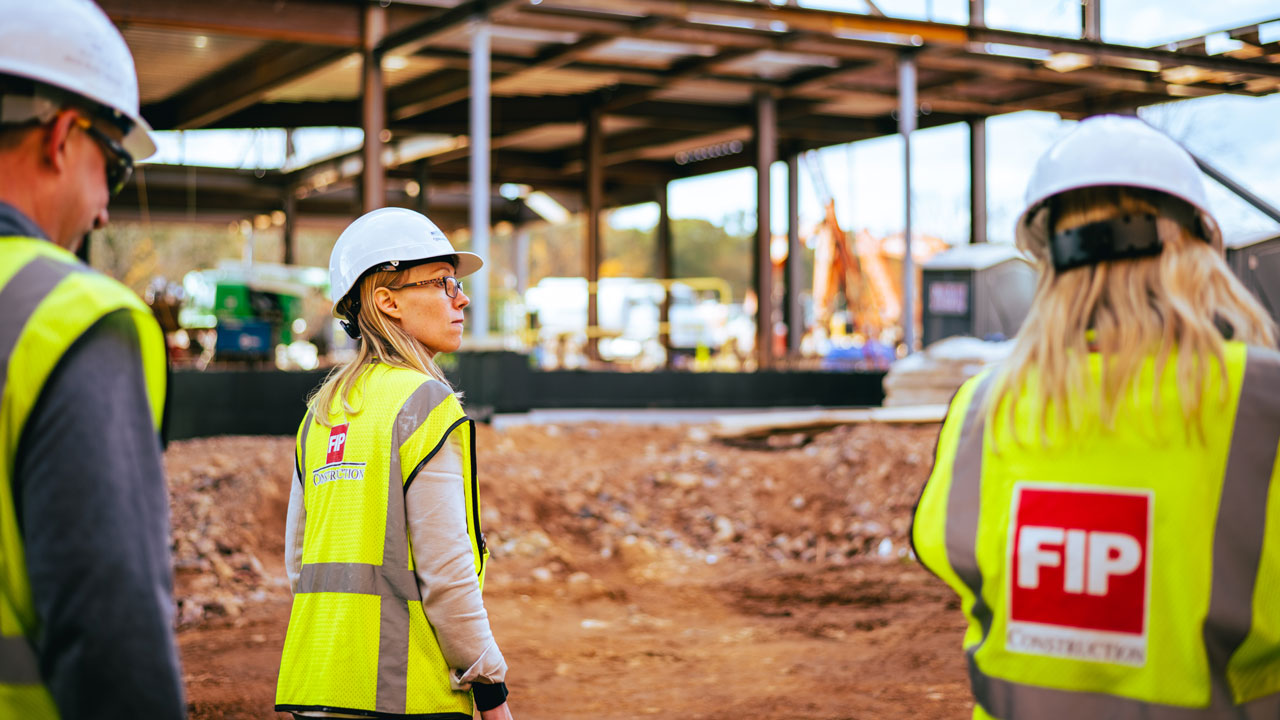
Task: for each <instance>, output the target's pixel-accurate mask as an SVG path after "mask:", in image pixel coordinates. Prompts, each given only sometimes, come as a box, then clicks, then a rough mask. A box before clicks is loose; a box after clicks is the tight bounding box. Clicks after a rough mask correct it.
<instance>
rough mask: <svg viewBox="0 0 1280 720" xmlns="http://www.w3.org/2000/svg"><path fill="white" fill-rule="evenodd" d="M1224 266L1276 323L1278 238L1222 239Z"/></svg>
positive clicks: (1279, 262)
mask: <svg viewBox="0 0 1280 720" xmlns="http://www.w3.org/2000/svg"><path fill="white" fill-rule="evenodd" d="M1223 245H1224V246H1225V247H1226V251H1227V265H1230V266H1231V271H1232V272H1234V273H1235V274H1236V277H1237V278H1238V279H1239V280H1240V282H1242V283H1244V286H1245V287H1247V288H1249V292H1251V293H1253V295H1254V297H1256V298H1258V301H1259V302H1261V303H1262V304H1263V306H1265V307H1266V308H1267V312H1269V313H1271V318H1272V319H1273V320H1275V321H1276V322H1278V323H1280V235H1278V234H1276V233H1275V231H1272V232H1267V233H1261V234H1259V233H1254V234H1250V235H1243V236H1238V237H1233V238H1225V239H1224V240H1223Z"/></svg>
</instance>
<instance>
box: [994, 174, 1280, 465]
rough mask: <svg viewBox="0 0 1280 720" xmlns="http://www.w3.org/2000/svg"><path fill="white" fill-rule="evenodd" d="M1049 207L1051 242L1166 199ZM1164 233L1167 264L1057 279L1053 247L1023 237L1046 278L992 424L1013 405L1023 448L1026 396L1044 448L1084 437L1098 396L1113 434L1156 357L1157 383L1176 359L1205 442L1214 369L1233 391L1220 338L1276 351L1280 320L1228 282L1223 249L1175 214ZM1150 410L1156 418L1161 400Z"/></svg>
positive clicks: (1103, 197) (1110, 190)
mask: <svg viewBox="0 0 1280 720" xmlns="http://www.w3.org/2000/svg"><path fill="white" fill-rule="evenodd" d="M1167 201H1168V200H1164V202H1167ZM1052 202H1053V203H1055V204H1054V206H1053V208H1052V209H1053V211H1054V212H1053V213H1052V215H1051V219H1052V221H1053V222H1054V226H1053V227H1052V228H1050V229H1049V234H1052V233H1054V232H1061V231H1062V230H1068V229H1072V228H1076V227H1080V226H1082V225H1087V224H1089V223H1094V222H1098V221H1102V220H1107V219H1111V218H1114V217H1118V216H1120V215H1124V214H1150V215H1157V216H1158V215H1160V212H1159V205H1160V204H1161V202H1162V196H1161V195H1159V194H1158V193H1154V192H1150V191H1143V190H1137V189H1129V188H1117V187H1100V188H1086V189H1081V190H1075V191H1071V192H1068V193H1064V194H1063V195H1060V196H1058V197H1056V198H1054V199H1053V200H1052ZM1156 229H1157V233H1158V235H1159V238H1160V240H1161V243H1162V244H1163V251H1162V252H1161V253H1160V254H1159V255H1156V256H1152V257H1143V258H1136V259H1128V260H1114V261H1104V262H1100V263H1097V264H1094V265H1086V266H1083V267H1079V268H1074V269H1070V270H1066V271H1063V272H1058V271H1055V270H1054V268H1053V263H1052V261H1051V258H1050V254H1049V252H1050V251H1049V245H1048V242H1047V239H1046V238H1044V237H1039V238H1034V239H1031V240H1025V239H1023V238H1020V239H1019V243H1018V245H1019V247H1020V248H1021V249H1022V250H1023V251H1024V252H1026V253H1028V254H1029V255H1031V256H1032V257H1033V258H1034V260H1035V261H1036V264H1037V265H1039V266H1040V270H1041V274H1040V280H1039V284H1038V287H1037V288H1036V294H1035V299H1034V301H1033V302H1032V305H1031V311H1030V313H1029V314H1028V315H1027V319H1026V321H1025V322H1024V324H1023V326H1022V329H1021V331H1020V332H1019V333H1018V337H1017V339H1016V340H1015V342H1014V347H1013V351H1012V354H1011V355H1010V357H1009V359H1008V360H1007V361H1006V362H1005V364H1004V365H1003V367H1002V369H1001V370H1000V371H999V372H998V375H997V376H996V378H995V384H994V385H993V387H992V392H991V393H990V394H989V396H988V400H987V406H986V408H985V409H986V413H987V421H988V423H989V424H993V423H994V422H995V421H996V416H997V410H998V409H999V408H1000V406H1001V403H1002V402H1005V401H1006V400H1007V401H1008V403H1009V404H1008V406H1007V413H1008V421H1009V426H1010V429H1011V430H1012V431H1013V433H1012V435H1013V437H1014V439H1015V442H1018V441H1020V440H1019V438H1018V435H1017V428H1016V424H1015V410H1016V407H1017V403H1018V402H1019V397H1020V395H1021V393H1022V391H1023V390H1024V389H1026V390H1029V391H1030V392H1029V394H1028V396H1027V399H1029V400H1030V402H1031V403H1032V409H1033V410H1034V411H1035V412H1036V414H1037V415H1038V417H1039V433H1040V440H1041V443H1042V444H1047V442H1048V440H1047V439H1048V427H1049V425H1050V423H1051V422H1055V421H1056V422H1059V423H1061V425H1060V427H1062V428H1063V429H1066V430H1077V429H1079V427H1080V424H1081V421H1082V420H1083V419H1084V418H1085V417H1086V413H1084V412H1082V408H1081V407H1079V406H1078V405H1076V403H1081V404H1084V405H1086V406H1087V405H1088V401H1086V400H1085V398H1097V400H1098V401H1099V402H1100V403H1101V406H1100V408H1099V409H1098V410H1099V419H1100V420H1101V422H1102V427H1103V428H1105V429H1108V430H1112V429H1114V427H1115V417H1116V413H1117V410H1118V409H1119V407H1120V405H1121V403H1122V402H1123V401H1124V399H1125V395H1126V393H1127V392H1132V391H1134V390H1136V381H1137V379H1138V377H1139V374H1140V373H1141V372H1142V369H1143V366H1144V364H1145V363H1146V361H1147V360H1148V358H1150V357H1151V356H1152V355H1154V356H1155V378H1156V382H1157V384H1158V383H1159V382H1161V379H1162V378H1163V376H1164V372H1165V370H1166V368H1167V365H1168V362H1169V360H1170V358H1176V361H1177V362H1176V367H1177V382H1178V389H1179V397H1180V401H1181V408H1180V409H1181V412H1182V416H1183V419H1184V420H1185V421H1187V426H1188V428H1189V429H1191V428H1194V429H1195V430H1196V431H1197V432H1196V435H1197V436H1198V437H1199V438H1201V439H1203V427H1202V426H1201V425H1200V411H1201V407H1202V401H1203V394H1204V391H1205V384H1206V382H1207V381H1208V380H1209V376H1210V373H1211V372H1212V370H1213V368H1214V367H1215V364H1214V363H1213V362H1211V360H1216V367H1217V369H1218V370H1219V372H1220V373H1221V379H1222V382H1223V386H1225V384H1226V362H1225V357H1224V337H1223V334H1224V331H1225V332H1228V333H1229V335H1228V336H1229V337H1230V338H1231V339H1233V340H1239V341H1242V342H1244V343H1247V344H1250V345H1260V346H1268V347H1271V346H1274V344H1275V336H1276V328H1275V323H1274V322H1273V321H1272V320H1271V317H1270V316H1269V315H1268V314H1267V311H1266V310H1265V309H1264V308H1263V307H1262V305H1261V304H1260V303H1259V302H1258V301H1257V300H1256V299H1254V297H1253V295H1252V294H1250V293H1249V291H1248V290H1247V289H1246V288H1245V287H1244V285H1242V284H1241V283H1240V281H1239V280H1237V279H1236V277H1235V275H1234V274H1232V272H1231V270H1230V268H1229V267H1228V266H1227V264H1226V262H1225V260H1224V259H1223V257H1222V249H1221V247H1218V246H1216V245H1211V244H1210V243H1209V242H1206V240H1205V238H1203V237H1201V236H1200V235H1199V234H1198V233H1196V232H1193V231H1192V230H1190V229H1188V228H1185V227H1183V226H1182V225H1180V224H1179V223H1177V222H1175V221H1174V220H1171V219H1169V218H1168V217H1158V219H1157V221H1156ZM1091 331H1092V336H1091V335H1090V333H1091ZM1091 340H1092V342H1091ZM1091 346H1092V347H1091ZM1091 350H1095V351H1096V352H1097V353H1098V354H1099V355H1100V356H1101V368H1102V374H1101V380H1100V385H1095V384H1094V382H1093V380H1092V378H1091V374H1090V372H1089V354H1090V351H1091ZM1033 380H1034V382H1033V383H1032V385H1028V383H1029V382H1032V381H1033ZM1153 403H1154V407H1155V408H1156V409H1157V410H1158V409H1159V393H1156V395H1155V398H1154V399H1153Z"/></svg>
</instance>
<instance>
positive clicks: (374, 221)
mask: <svg viewBox="0 0 1280 720" xmlns="http://www.w3.org/2000/svg"><path fill="white" fill-rule="evenodd" d="M482 264H483V261H482V260H481V258H480V257H479V256H477V255H474V254H472V253H467V252H456V251H454V249H453V246H452V245H450V243H449V241H448V239H446V238H445V236H444V234H443V233H442V232H440V230H439V228H437V227H436V226H435V224H433V223H432V222H431V221H430V220H428V219H427V218H426V217H424V216H422V215H420V214H418V213H416V212H413V211H411V210H405V209H402V208H383V209H381V210H375V211H373V212H371V213H368V214H366V215H364V216H363V217H361V218H359V219H357V220H356V221H355V222H354V223H352V224H351V226H350V227H348V228H347V229H346V230H345V231H344V232H343V233H342V235H341V236H340V237H339V238H338V241H337V243H336V244H335V245H334V248H333V254H332V256H331V258H330V261H329V276H330V286H331V288H330V293H331V297H332V298H333V301H334V315H335V316H337V317H339V318H344V321H343V327H344V328H346V330H347V333H348V334H350V335H351V336H352V337H353V338H359V340H360V347H359V350H358V354H357V356H356V359H355V360H353V361H352V362H351V363H349V364H347V365H345V366H343V367H341V368H339V369H338V370H336V371H335V372H334V373H333V374H331V375H330V376H329V378H328V379H327V380H326V381H325V382H324V384H323V385H321V387H320V388H319V389H318V390H317V391H316V393H315V394H314V396H313V397H312V398H311V400H310V402H309V404H308V409H307V414H306V417H305V418H304V419H303V421H302V426H301V427H300V428H299V430H298V439H297V446H296V450H297V452H296V458H295V475H294V482H293V483H292V490H291V493H290V497H289V514H288V519H287V525H286V530H285V566H286V569H287V571H288V573H289V582H290V586H291V587H292V589H293V592H294V599H293V610H292V612H291V614H290V616H289V630H288V634H287V636H286V638H285V645H284V653H283V655H282V656H281V659H280V678H279V683H278V687H277V690H276V706H275V707H276V710H278V711H281V712H292V713H293V714H294V715H295V716H297V717H394V718H432V719H433V720H434V719H439V720H448V719H456V720H469V718H471V717H472V716H473V714H474V712H475V710H479V711H480V716H481V717H482V718H483V719H484V720H503V719H506V718H510V717H511V713H510V711H509V709H508V706H507V703H506V696H507V689H506V684H505V677H506V672H507V664H506V661H505V660H504V659H503V657H502V653H501V652H500V651H499V650H498V645H497V643H495V642H494V639H493V634H492V632H491V631H490V628H489V619H488V615H487V613H486V612H485V608H484V603H483V600H482V599H481V595H480V593H481V589H482V587H483V586H484V575H485V569H486V568H485V566H486V564H487V563H486V561H487V559H488V557H489V552H488V550H487V549H486V548H485V543H484V535H483V534H481V532H480V497H479V491H478V486H477V481H476V463H475V428H474V425H473V423H472V421H471V420H470V419H468V418H467V416H466V415H465V414H464V413H463V410H462V406H461V404H460V403H459V402H458V398H457V396H455V395H454V393H453V390H452V388H451V387H450V386H449V382H448V380H447V379H446V378H445V376H444V374H443V373H442V372H441V371H440V368H439V367H438V366H437V365H436V363H435V360H434V358H435V356H436V354H437V353H442V352H453V351H455V350H457V349H458V347H459V346H460V345H461V343H462V330H463V309H464V308H465V307H466V306H467V304H468V303H469V300H468V299H467V296H466V294H465V293H463V292H462V282H461V281H460V280H459V278H461V277H464V276H466V275H469V274H470V273H473V272H475V271H476V270H479V269H480V267H481V265H482Z"/></svg>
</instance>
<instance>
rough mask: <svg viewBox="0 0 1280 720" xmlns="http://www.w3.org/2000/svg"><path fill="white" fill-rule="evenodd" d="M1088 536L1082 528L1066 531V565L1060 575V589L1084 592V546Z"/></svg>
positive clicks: (1078, 592) (1076, 592)
mask: <svg viewBox="0 0 1280 720" xmlns="http://www.w3.org/2000/svg"><path fill="white" fill-rule="evenodd" d="M1086 542H1088V538H1087V537H1086V535H1085V531H1083V530H1068V531H1067V567H1066V568H1065V572H1064V573H1063V576H1062V589H1063V590H1065V591H1067V592H1069V593H1075V594H1077V595H1078V594H1080V593H1082V592H1084V547H1085V543H1086Z"/></svg>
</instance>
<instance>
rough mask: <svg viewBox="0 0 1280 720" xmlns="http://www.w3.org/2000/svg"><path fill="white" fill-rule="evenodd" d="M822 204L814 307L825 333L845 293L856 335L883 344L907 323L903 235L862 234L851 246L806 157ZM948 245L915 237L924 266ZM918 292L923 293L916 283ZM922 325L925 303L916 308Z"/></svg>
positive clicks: (816, 168)
mask: <svg viewBox="0 0 1280 720" xmlns="http://www.w3.org/2000/svg"><path fill="white" fill-rule="evenodd" d="M802 157H803V158H804V162H805V166H806V168H807V169H808V171H809V174H810V177H811V179H812V180H813V185H814V188H815V189H816V190H817V193H818V196H819V199H820V200H821V202H822V203H823V205H824V207H825V212H824V216H823V219H822V222H820V223H819V224H818V226H817V227H816V228H815V230H814V239H815V241H816V242H815V246H814V258H813V260H814V262H813V303H814V314H815V316H816V320H817V323H818V325H819V326H820V327H826V326H827V325H828V324H829V323H830V321H831V316H832V315H833V314H834V312H835V301H836V295H837V294H838V293H840V292H841V291H843V292H844V297H845V304H846V305H847V307H848V309H849V314H850V316H851V320H852V322H853V325H854V330H855V331H856V332H859V333H862V334H863V335H864V336H866V337H868V338H879V337H880V334H881V333H882V332H883V331H884V330H885V329H887V328H895V327H898V326H899V325H900V323H901V322H902V258H903V256H904V254H905V250H906V248H905V243H904V242H903V237H902V235H901V234H898V235H891V236H889V237H884V238H877V237H875V236H874V235H872V234H871V233H869V232H867V231H866V230H860V231H858V232H857V234H856V235H855V237H854V239H853V241H852V243H851V242H850V239H849V234H848V233H846V232H845V231H844V230H843V229H841V227H840V223H839V221H838V220H837V219H836V202H835V198H834V197H832V195H831V193H830V191H829V190H828V187H827V183H826V178H825V177H824V175H823V172H822V169H821V167H820V165H819V164H818V160H817V157H816V155H815V153H813V152H808V153H805V154H804V155H803V156H802ZM946 248H947V244H946V243H945V242H944V241H943V240H942V239H940V238H937V237H932V236H928V235H921V236H913V237H912V247H911V255H912V258H913V259H914V260H915V261H916V268H917V272H919V267H920V264H921V263H923V262H924V261H925V260H927V259H929V258H930V257H933V256H934V255H935V254H937V253H939V252H941V251H942V250H945V249H946ZM916 287H917V288H919V287H920V283H919V281H918V279H917V282H916ZM915 306H916V314H917V317H916V321H917V322H919V321H920V318H919V312H920V309H919V308H920V303H918V302H917V303H915Z"/></svg>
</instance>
